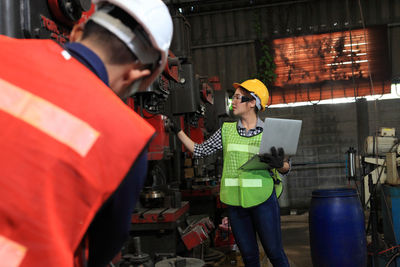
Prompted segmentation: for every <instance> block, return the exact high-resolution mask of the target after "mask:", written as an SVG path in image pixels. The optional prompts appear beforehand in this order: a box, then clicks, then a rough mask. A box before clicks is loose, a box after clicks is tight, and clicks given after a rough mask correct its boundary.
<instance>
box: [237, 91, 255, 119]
mask: <svg viewBox="0 0 400 267" xmlns="http://www.w3.org/2000/svg"><path fill="white" fill-rule="evenodd" d="M239 88H240V90H241V91H242V92H243V95H245V96H247V97H248V98H250V99H251V100H254V101H256V99H255V98H254V96H252V95H251V94H250V91H249V90H247V89H245V88H243V87H241V86H240V87H239ZM258 111H259V110H258V108H257V107H256V106H254V112H255V113H256V115H257V114H258Z"/></svg>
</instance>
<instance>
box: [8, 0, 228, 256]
mask: <svg viewBox="0 0 400 267" xmlns="http://www.w3.org/2000/svg"><path fill="white" fill-rule="evenodd" d="M170 11H171V15H172V17H173V22H174V38H173V42H172V45H171V52H170V53H169V57H168V64H167V65H166V67H165V69H164V72H163V73H162V75H161V76H160V77H159V78H158V79H157V80H156V81H155V82H154V83H153V84H152V85H151V86H150V87H149V88H148V90H147V91H146V92H141V93H137V94H136V95H135V96H134V97H133V98H130V99H128V101H127V105H129V106H130V107H131V108H132V109H133V110H135V111H136V112H137V113H139V114H140V115H141V116H142V117H143V118H145V119H146V120H147V121H148V122H149V123H150V124H152V125H153V126H154V128H155V129H156V131H157V135H156V136H155V138H154V139H153V140H152V142H151V143H150V146H149V153H148V159H149V162H150V163H149V171H148V179H147V182H146V184H145V186H146V187H145V189H144V190H143V192H142V194H141V201H140V205H139V206H138V209H137V210H136V212H135V214H134V215H133V217H132V223H133V224H132V225H133V226H132V229H133V230H134V229H139V232H140V231H141V230H143V229H147V228H148V229H150V230H149V231H150V234H149V233H147V235H151V231H154V233H153V234H154V235H157V236H159V235H160V231H161V232H164V233H167V234H166V236H165V238H167V239H168V238H170V237H171V236H170V234H171V232H170V231H172V233H173V235H174V238H175V235H176V236H178V237H179V238H175V239H176V240H175V241H176V242H175V243H176V244H174V245H173V246H171V247H170V250H169V251H168V253H169V254H170V255H169V256H176V254H177V253H178V252H179V251H184V250H186V251H190V250H193V249H194V248H195V247H196V246H198V245H199V244H202V243H203V242H204V240H205V239H207V238H208V237H209V235H210V234H211V231H212V230H213V228H214V226H213V223H212V222H211V220H213V219H215V214H214V211H215V208H214V207H215V196H216V195H217V194H218V177H220V174H217V173H216V172H215V170H217V169H218V168H217V167H215V168H213V169H212V175H208V173H207V171H204V169H205V168H204V164H205V163H204V162H202V161H194V162H192V163H191V164H189V166H188V165H187V164H185V162H186V163H187V162H188V161H191V160H190V158H191V155H190V153H189V152H188V151H186V150H185V149H184V148H183V146H182V145H181V144H180V142H179V141H178V140H177V138H176V136H175V135H174V134H171V131H170V124H171V122H170V118H168V117H167V116H166V115H164V114H169V116H176V117H179V118H180V120H181V128H182V129H184V130H185V132H186V133H187V134H188V135H189V136H190V137H191V138H192V139H193V140H194V141H195V142H197V143H202V142H203V141H204V139H205V137H206V136H208V135H209V134H211V133H212V132H213V131H215V130H217V128H218V127H219V125H218V123H217V121H218V119H219V117H220V116H223V115H226V112H219V113H218V112H215V106H216V105H220V106H226V105H227V96H226V94H225V93H222V90H221V85H220V83H219V79H218V77H210V78H209V77H204V76H200V75H198V74H196V73H195V71H194V68H193V64H192V62H191V48H190V25H189V23H188V22H187V21H186V19H185V17H184V16H182V15H181V14H180V13H179V12H176V11H175V10H174V8H173V7H170ZM93 12H94V5H93V4H91V1H90V0H2V3H1V4H0V18H1V23H0V34H3V35H7V36H10V37H15V38H41V39H53V40H55V41H57V42H59V43H61V44H63V43H65V42H67V41H68V38H69V32H70V30H71V28H72V26H73V25H74V24H76V23H79V22H82V21H85V20H87V18H88V17H90V15H91V14H92V13H93ZM172 51H173V52H172ZM49 71H50V70H49ZM223 110H227V109H226V108H225V107H224V108H223ZM206 114H207V116H206ZM216 163H217V164H222V162H221V160H212V163H210V164H208V165H215V164H216ZM202 164H203V165H202ZM187 167H190V168H192V169H193V171H192V173H191V174H188V173H187V172H184V168H187ZM219 169H220V168H219ZM189 173H190V172H189ZM202 176H206V177H202ZM196 179H197V180H196ZM202 179H203V180H202ZM205 180H207V183H206V184H204V183H203V182H202V181H205ZM188 181H190V183H189V182H188ZM198 181H200V182H198ZM197 182H198V183H197ZM181 192H183V197H182V193H181ZM204 195H206V196H207V197H210V196H212V199H211V202H210V201H209V202H208V204H207V205H211V206H213V207H212V208H207V207H205V211H206V213H207V211H208V212H209V211H212V212H211V214H206V216H205V217H204V216H203V217H202V218H200V219H198V220H194V221H190V222H187V220H186V219H187V218H188V216H189V214H191V213H195V214H199V213H202V212H203V211H196V209H195V210H191V208H189V207H192V204H191V203H190V204H189V203H188V202H187V201H181V198H183V200H188V201H192V200H193V198H194V199H196V198H197V197H203V196H204ZM198 200H199V201H200V202H199V203H201V201H202V200H201V199H198ZM200 206H204V203H203V204H200ZM193 207H195V206H193ZM208 216H210V217H211V219H210V218H209V217H208ZM146 227H147V228H146ZM142 241H143V240H142ZM149 242H153V241H151V240H150V241H149ZM179 242H181V243H182V244H181V245H179ZM143 247H144V248H147V247H150V248H151V246H147V245H146V244H143ZM145 252H146V251H145ZM147 253H148V254H152V255H154V254H156V253H157V251H153V252H151V253H150V252H147ZM201 256H202V255H200V257H201ZM130 259H131V260H132V258H130Z"/></svg>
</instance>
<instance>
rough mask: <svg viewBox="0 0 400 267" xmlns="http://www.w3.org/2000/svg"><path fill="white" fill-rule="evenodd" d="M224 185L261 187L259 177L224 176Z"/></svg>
mask: <svg viewBox="0 0 400 267" xmlns="http://www.w3.org/2000/svg"><path fill="white" fill-rule="evenodd" d="M224 181H225V183H224V184H225V186H240V187H262V180H261V179H238V178H225V179H224Z"/></svg>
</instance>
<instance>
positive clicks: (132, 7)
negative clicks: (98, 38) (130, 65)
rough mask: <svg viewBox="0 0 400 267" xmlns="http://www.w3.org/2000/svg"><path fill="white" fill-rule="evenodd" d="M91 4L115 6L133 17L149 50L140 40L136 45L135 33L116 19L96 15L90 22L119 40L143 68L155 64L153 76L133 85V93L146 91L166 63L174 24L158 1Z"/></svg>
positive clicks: (116, 0) (115, 0)
mask: <svg viewBox="0 0 400 267" xmlns="http://www.w3.org/2000/svg"><path fill="white" fill-rule="evenodd" d="M93 3H94V4H96V5H99V4H103V3H104V4H107V3H109V4H112V5H115V6H117V7H119V8H120V9H122V10H123V11H125V12H126V13H127V14H128V15H130V16H132V17H133V18H134V19H135V20H136V22H137V23H138V24H140V25H141V26H142V28H143V30H144V31H145V33H146V35H147V36H146V37H147V38H148V40H149V41H150V42H151V46H152V47H148V46H146V45H145V43H143V40H141V41H140V42H137V40H136V41H135V38H136V35H137V33H136V32H132V31H131V30H130V29H129V28H128V27H127V26H125V25H123V24H122V22H121V21H119V20H118V19H116V18H109V17H110V16H108V17H107V14H106V13H103V12H95V13H94V14H93V15H92V17H91V18H90V19H92V20H93V21H94V22H96V23H98V24H100V25H101V26H103V27H104V28H106V29H108V30H109V31H110V32H112V33H113V34H115V35H116V36H117V37H118V38H120V39H121V40H122V41H123V42H124V43H125V44H126V45H127V46H128V48H129V49H130V50H131V51H132V52H133V53H134V54H135V56H137V57H138V59H139V60H140V61H141V62H142V63H143V64H148V63H150V62H151V63H154V61H158V62H156V65H157V66H156V68H155V69H153V70H152V74H151V75H150V76H149V77H146V78H145V79H143V80H142V81H141V82H140V83H136V84H135V85H134V87H136V88H134V89H133V90H132V91H137V90H139V91H144V90H146V89H147V87H149V86H150V84H151V83H153V81H154V80H155V79H156V78H157V76H158V75H159V74H160V73H161V72H162V71H163V69H164V67H165V64H166V63H167V60H168V50H169V46H170V44H171V40H172V31H173V24H172V18H171V15H170V13H169V11H168V8H167V6H166V5H165V4H164V3H163V2H162V1H161V0H93ZM100 11H101V10H100ZM139 37H140V36H139ZM136 39H138V38H136ZM139 39H140V38H139ZM154 50H156V51H157V52H158V53H159V54H158V55H157V56H156V57H155V54H154V53H152V51H154ZM158 59H160V60H158Z"/></svg>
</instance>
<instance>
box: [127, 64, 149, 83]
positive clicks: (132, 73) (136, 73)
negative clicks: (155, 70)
mask: <svg viewBox="0 0 400 267" xmlns="http://www.w3.org/2000/svg"><path fill="white" fill-rule="evenodd" d="M150 74H151V72H150V70H148V69H144V70H141V69H137V68H130V69H128V70H127V71H126V72H125V74H124V75H123V77H122V78H123V81H122V82H123V84H124V87H125V86H129V85H131V84H132V83H133V82H134V81H137V80H139V79H142V78H144V77H146V76H149V75H150Z"/></svg>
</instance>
